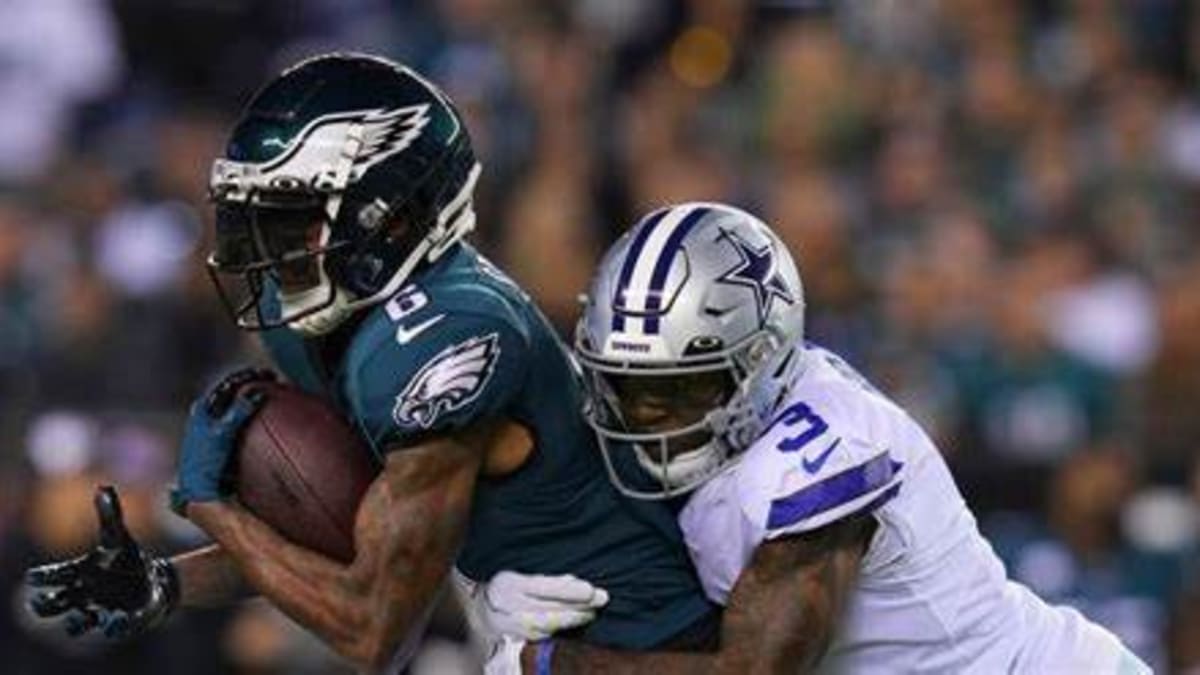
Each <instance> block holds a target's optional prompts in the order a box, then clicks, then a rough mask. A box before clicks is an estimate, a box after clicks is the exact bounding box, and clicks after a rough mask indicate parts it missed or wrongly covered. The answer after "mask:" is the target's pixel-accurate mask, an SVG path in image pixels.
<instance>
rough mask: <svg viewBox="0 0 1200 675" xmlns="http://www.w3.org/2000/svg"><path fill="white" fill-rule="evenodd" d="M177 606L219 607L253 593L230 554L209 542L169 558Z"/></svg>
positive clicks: (218, 545)
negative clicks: (175, 589)
mask: <svg viewBox="0 0 1200 675" xmlns="http://www.w3.org/2000/svg"><path fill="white" fill-rule="evenodd" d="M171 565H172V566H173V567H174V568H175V574H176V576H177V578H178V580H179V605H180V606H181V607H221V606H223V605H227V604H229V603H231V602H234V601H236V600H240V599H242V598H245V597H248V596H250V595H252V594H253V589H251V588H250V587H249V586H247V585H246V581H245V579H243V578H242V573H241V571H239V570H238V567H237V563H236V562H234V560H233V557H231V556H230V555H229V553H227V552H226V551H225V549H223V548H221V545H220V544H210V545H208V546H204V547H202V548H198V549H195V550H192V551H187V552H185V553H180V554H179V555H176V556H172V557H171Z"/></svg>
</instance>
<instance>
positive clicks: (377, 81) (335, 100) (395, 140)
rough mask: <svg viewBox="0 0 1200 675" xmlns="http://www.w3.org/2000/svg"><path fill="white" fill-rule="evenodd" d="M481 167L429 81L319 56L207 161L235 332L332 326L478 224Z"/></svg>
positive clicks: (270, 89) (288, 74) (223, 291)
mask: <svg viewBox="0 0 1200 675" xmlns="http://www.w3.org/2000/svg"><path fill="white" fill-rule="evenodd" d="M478 176H479V164H478V162H476V161H475V155H474V153H473V151H472V150H471V143H470V138H469V136H468V134H467V131H466V128H465V126H464V125H463V121H462V119H461V117H460V116H459V114H458V111H457V110H455V108H454V106H453V105H452V104H451V103H450V101H449V100H448V99H447V98H446V97H445V95H443V94H442V92H441V91H439V90H438V89H437V87H435V86H434V85H432V84H430V83H429V82H428V81H426V80H425V79H424V78H422V77H421V76H420V75H418V74H417V73H415V72H413V71H412V70H410V69H408V68H406V67H404V66H401V65H399V64H396V63H392V62H390V61H387V60H384V59H381V58H378V57H373V56H366V55H360V54H327V55H322V56H317V57H314V58H312V59H309V60H307V61H304V62H302V63H300V64H298V65H296V66H294V67H292V68H290V69H288V70H286V71H284V72H283V73H282V74H280V75H279V76H278V77H277V78H276V79H275V80H273V81H272V82H270V83H269V84H267V85H266V86H265V87H264V88H263V89H262V90H261V91H259V92H258V93H257V94H256V95H255V96H254V98H253V99H252V100H251V102H250V104H249V105H248V106H247V108H246V110H245V112H244V113H243V114H242V117H241V118H240V120H239V121H238V123H237V125H236V126H235V128H234V131H233V134H232V136H231V138H230V140H229V143H228V145H227V147H226V151H225V156H224V157H222V158H220V159H218V160H217V161H216V162H215V163H214V164H213V170H212V176H211V180H210V195H211V199H212V200H213V201H214V202H215V203H216V207H217V242H216V249H215V250H214V251H213V253H212V255H211V256H210V257H209V262H208V266H209V271H210V274H211V276H212V278H213V280H214V282H215V283H216V285H217V289H218V291H219V292H220V295H221V297H222V299H223V300H224V302H225V304H226V306H227V308H228V309H229V311H230V313H231V314H232V315H233V317H234V319H235V321H236V322H237V323H238V325H239V326H240V327H242V328H245V329H248V330H262V329H267V328H274V327H279V326H284V325H287V326H290V327H292V328H294V329H296V330H298V331H300V332H302V333H305V334H310V335H312V334H321V333H325V332H328V331H330V330H332V329H333V328H335V327H337V326H338V325H340V324H341V322H342V321H343V320H344V319H345V318H346V317H347V316H349V315H350V314H351V313H353V312H354V311H355V310H357V309H358V308H360V307H364V306H368V305H372V304H374V303H377V302H379V301H381V300H384V299H386V298H388V297H389V296H391V295H392V294H393V293H395V292H396V291H397V290H399V289H400V287H401V285H402V284H403V283H404V281H405V280H406V279H407V278H408V277H409V276H410V275H411V274H412V273H413V271H414V270H416V269H417V268H418V267H419V266H420V265H422V264H424V263H428V262H432V261H433V260H436V259H437V258H438V257H439V256H440V255H441V254H442V253H443V252H445V251H446V250H447V249H448V248H449V247H450V246H451V245H452V244H453V243H454V242H456V241H458V240H459V239H461V238H462V236H463V235H465V234H466V233H467V232H469V231H470V230H471V229H472V228H473V227H474V223H475V215H474V210H473V207H472V193H473V191H474V187H475V182H476V180H477V179H478ZM231 281H232V283H231Z"/></svg>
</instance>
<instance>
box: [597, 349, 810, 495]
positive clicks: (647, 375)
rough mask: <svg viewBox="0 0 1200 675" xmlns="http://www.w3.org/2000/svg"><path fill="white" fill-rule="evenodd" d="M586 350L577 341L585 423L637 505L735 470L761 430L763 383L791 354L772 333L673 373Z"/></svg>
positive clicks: (680, 365)
mask: <svg viewBox="0 0 1200 675" xmlns="http://www.w3.org/2000/svg"><path fill="white" fill-rule="evenodd" d="M586 345H587V341H586V340H585V339H583V338H580V339H578V340H577V347H576V348H577V353H578V354H579V356H580V360H581V363H582V366H583V370H584V373H585V387H586V391H587V396H588V406H587V408H586V410H585V417H586V419H587V421H588V422H589V424H590V425H591V426H592V428H593V430H594V431H595V432H596V435H597V438H598V440H599V443H600V448H601V451H602V454H603V456H604V461H605V464H606V467H607V469H608V471H609V475H610V477H611V479H612V481H613V483H614V484H615V485H616V487H617V488H618V489H619V490H621V492H623V493H624V494H626V495H628V496H630V497H634V498H637V499H667V498H671V497H676V496H679V495H682V494H686V493H688V492H690V491H692V490H694V489H696V488H697V487H699V486H700V485H702V484H704V483H705V482H706V481H707V480H709V479H710V478H712V477H713V476H715V475H716V474H718V473H720V472H721V471H723V470H724V469H725V468H726V467H727V466H729V465H730V464H731V463H732V462H733V460H734V459H735V458H736V456H737V455H738V454H739V453H740V452H741V451H742V450H744V449H745V448H746V447H748V446H749V445H750V443H752V442H753V440H754V439H755V438H756V437H757V435H758V433H759V432H760V430H761V429H762V427H763V423H762V419H763V416H764V415H763V412H764V410H763V406H761V405H759V404H758V402H756V401H755V400H754V396H753V392H754V391H755V383H756V381H757V378H759V377H761V376H763V374H764V369H766V368H769V369H770V370H771V372H773V373H777V372H779V368H777V367H773V366H774V365H775V361H777V360H778V357H779V355H780V354H781V353H785V352H786V353H790V352H791V351H792V350H791V349H781V347H783V346H784V345H783V343H782V341H781V340H780V336H779V335H777V334H776V333H775V332H774V331H771V330H763V331H760V332H758V333H756V334H755V335H752V336H750V337H749V338H747V339H746V340H744V341H742V342H741V343H740V344H738V345H734V346H733V347H731V348H729V349H723V350H719V351H714V352H711V353H708V354H704V355H700V356H694V357H689V358H684V359H682V360H680V361H678V362H676V363H675V364H672V365H671V366H644V365H642V366H639V365H635V364H633V363H621V362H617V361H612V360H610V359H606V358H604V357H602V356H601V355H600V354H598V353H596V352H595V351H593V350H591V349H588V348H587V346H586ZM768 374H769V373H768ZM771 407H773V404H771ZM668 422H670V423H673V424H669V425H668V424H667V423H668ZM631 460H633V461H631Z"/></svg>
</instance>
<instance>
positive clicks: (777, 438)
mask: <svg viewBox="0 0 1200 675" xmlns="http://www.w3.org/2000/svg"><path fill="white" fill-rule="evenodd" d="M846 412H847V411H846V410H845V406H832V405H826V406H823V405H821V403H820V401H813V402H812V403H808V402H800V401H793V403H792V405H791V406H789V407H788V408H786V409H785V410H784V411H783V412H782V413H781V414H780V415H779V416H778V417H777V419H776V422H775V424H774V425H773V426H772V427H771V429H770V430H769V431H768V432H767V434H765V435H764V436H763V437H762V438H761V439H760V440H759V441H758V442H757V443H756V444H755V445H754V447H752V448H751V450H750V451H749V452H748V453H747V457H746V458H745V461H746V463H747V466H745V467H743V471H742V472H741V474H740V480H739V486H738V500H739V502H740V503H741V506H742V510H743V514H744V516H745V517H746V518H748V519H750V521H751V522H752V523H753V524H754V526H755V527H756V528H757V529H758V531H759V532H760V535H759V536H760V538H761V539H763V540H771V539H776V538H779V537H783V536H788V535H794V534H802V533H804V532H810V531H813V530H816V529H819V528H821V527H824V526H826V525H830V524H832V523H835V522H838V521H840V520H843V519H846V518H849V517H851V516H854V515H858V514H862V513H869V512H872V511H874V510H875V509H877V508H879V507H881V506H882V505H884V504H886V503H887V502H888V501H889V500H891V499H892V498H893V497H895V496H896V495H897V494H898V492H899V490H900V489H901V485H902V482H903V475H904V471H903V468H904V466H903V464H902V463H901V462H898V461H896V458H895V456H894V454H893V453H892V452H891V451H890V450H889V448H888V447H887V445H886V444H885V443H882V442H880V440H879V439H878V438H873V436H875V434H873V433H872V429H871V425H870V424H869V423H868V422H865V421H862V420H858V421H856V420H854V419H852V417H853V416H849V415H846ZM848 417H849V418H851V419H848ZM856 422H857V423H856Z"/></svg>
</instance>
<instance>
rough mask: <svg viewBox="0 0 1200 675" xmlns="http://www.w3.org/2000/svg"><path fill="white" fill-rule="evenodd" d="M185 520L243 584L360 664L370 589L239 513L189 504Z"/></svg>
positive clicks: (340, 567)
mask: <svg viewBox="0 0 1200 675" xmlns="http://www.w3.org/2000/svg"><path fill="white" fill-rule="evenodd" d="M188 517H189V518H191V519H192V520H193V521H194V522H195V523H196V524H197V525H199V526H200V527H201V528H202V529H204V530H205V531H206V532H208V534H209V535H210V536H212V537H213V538H214V539H216V540H217V541H218V542H219V543H220V544H221V547H222V548H223V549H224V550H225V551H227V552H228V554H229V556H230V557H231V558H232V559H233V560H234V561H235V562H236V565H237V567H238V569H239V570H240V571H241V574H242V576H243V577H244V578H245V580H246V582H247V583H248V584H249V585H250V586H252V587H253V588H254V589H256V590H258V591H259V592H260V593H262V594H263V595H264V596H266V597H267V599H269V600H270V601H271V602H272V603H273V604H274V605H275V606H277V607H278V608H279V609H280V610H282V611H283V612H284V613H285V614H287V615H288V616H289V617H291V618H292V619H293V620H295V621H296V622H297V623H299V624H301V625H302V626H304V627H305V628H307V629H308V630H310V631H312V632H313V633H315V634H316V635H317V636H318V637H320V638H321V639H322V640H324V641H325V642H326V643H328V644H329V645H330V647H332V648H333V649H334V650H336V651H337V652H338V653H340V654H342V655H343V656H345V657H347V658H349V659H351V660H353V661H356V662H360V655H361V652H362V649H361V638H362V636H363V635H364V634H365V633H366V631H367V625H368V624H369V616H368V613H369V611H370V608H371V606H372V603H371V602H370V597H369V593H370V586H369V585H368V584H365V583H362V582H360V580H359V579H357V578H356V577H355V576H354V575H353V574H352V571H351V570H350V568H349V567H347V566H344V565H340V564H338V563H337V562H335V561H332V560H330V559H328V558H325V557H323V556H321V555H320V554H317V553H313V552H312V551H309V550H307V549H304V548H301V547H299V546H296V545H294V544H292V543H291V542H288V541H287V540H286V539H284V538H283V537H281V536H280V535H279V534H278V533H276V532H275V531H274V530H272V529H271V528H270V527H268V526H267V525H265V524H264V523H262V522H261V521H259V520H258V519H257V518H255V517H254V516H253V515H251V514H250V513H249V512H247V511H246V510H245V509H243V508H241V507H240V506H236V505H233V504H230V503H224V502H221V503H207V504H194V505H192V506H191V507H190V508H189V510H188Z"/></svg>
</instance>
